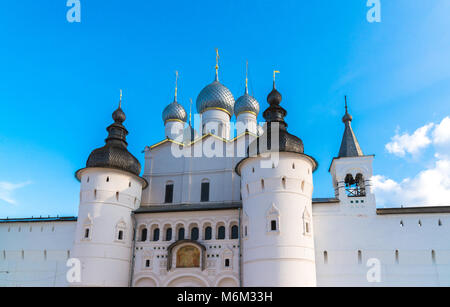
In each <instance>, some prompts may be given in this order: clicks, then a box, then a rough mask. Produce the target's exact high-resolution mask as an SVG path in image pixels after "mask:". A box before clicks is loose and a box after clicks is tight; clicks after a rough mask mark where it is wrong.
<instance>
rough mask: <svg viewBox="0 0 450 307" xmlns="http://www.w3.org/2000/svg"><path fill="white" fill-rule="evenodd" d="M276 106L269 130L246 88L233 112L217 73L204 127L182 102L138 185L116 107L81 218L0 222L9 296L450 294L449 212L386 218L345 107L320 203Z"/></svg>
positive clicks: (2, 281)
mask: <svg viewBox="0 0 450 307" xmlns="http://www.w3.org/2000/svg"><path fill="white" fill-rule="evenodd" d="M267 102H268V107H267V108H266V109H265V111H264V112H263V117H264V119H265V121H266V123H265V124H264V125H263V126H261V125H258V123H257V115H258V113H259V111H260V105H259V103H258V101H256V99H255V98H254V97H252V96H251V95H249V93H248V90H247V86H246V87H245V92H244V94H243V96H241V97H239V98H238V99H237V100H236V101H235V99H234V96H233V95H232V93H231V92H230V90H229V89H228V88H227V87H225V86H224V85H223V84H222V83H220V82H219V78H218V66H216V77H215V80H214V82H212V83H211V84H209V85H207V86H206V87H205V88H204V89H203V90H202V91H201V92H200V94H199V95H198V98H197V101H196V107H197V112H198V113H199V114H200V115H201V125H199V126H200V128H199V129H197V131H195V130H194V129H193V128H192V124H191V120H190V115H189V116H188V114H187V112H186V111H185V109H184V108H183V106H182V105H181V104H179V103H178V102H177V95H176V92H175V99H174V101H173V102H172V103H171V104H169V105H168V106H167V107H166V108H165V109H164V110H163V112H162V114H163V115H162V117H163V121H164V125H165V139H164V140H163V141H161V142H159V143H157V144H154V145H152V146H147V147H146V148H145V165H144V168H143V173H142V175H141V165H140V163H139V162H138V160H137V159H136V158H135V157H134V156H133V155H132V154H131V153H130V152H129V151H128V150H127V142H126V136H127V134H128V131H127V130H126V128H125V126H124V121H125V113H124V111H123V110H122V108H121V105H120V104H119V108H118V109H117V110H115V111H114V113H113V120H114V123H113V124H111V125H110V126H109V127H108V128H107V131H108V137H107V139H106V144H105V145H104V146H103V147H101V148H98V149H95V150H94V151H92V152H91V154H90V155H89V158H88V160H87V163H86V166H85V167H84V168H82V169H80V170H78V171H77V172H76V178H77V179H78V180H79V181H80V196H79V197H80V202H79V209H78V217H55V218H51V217H49V218H42V217H41V218H23V219H11V218H8V219H6V218H5V219H2V220H0V286H125V287H128V286H131V287H166V286H183V287H187V286H195V287H216V286H232V287H234V286H244V287H246V286H450V240H449V238H450V207H414V208H412V207H404V208H389V209H377V207H376V201H375V196H374V194H373V191H372V187H371V177H372V163H373V159H374V156H373V155H366V154H364V153H363V151H362V149H361V148H360V146H359V144H358V141H357V138H356V136H355V133H354V131H353V130H352V126H351V122H352V116H351V115H350V114H349V113H348V111H347V106H346V109H345V115H344V117H343V119H342V120H343V123H344V126H345V128H344V133H343V138H342V144H341V148H340V150H339V154H338V155H337V157H335V158H333V159H331V157H330V161H329V162H331V166H330V168H329V172H330V180H332V183H333V187H334V195H335V197H333V198H312V194H313V187H314V183H313V174H314V171H315V170H316V168H317V162H316V160H315V159H314V158H313V157H312V156H313V155H314V153H311V152H308V151H307V150H306V151H305V148H304V145H303V142H302V140H301V139H300V138H298V137H296V136H294V135H292V134H290V133H289V132H288V131H287V123H286V122H285V116H286V114H287V111H286V110H285V109H284V108H283V106H282V103H281V102H282V96H281V94H280V92H278V91H277V89H276V87H275V80H274V84H273V89H272V91H271V92H270V93H269V95H268V98H267ZM233 115H235V116H236V119H235V122H233ZM188 117H189V118H188ZM233 126H236V127H237V133H236V132H233V130H235V129H233ZM161 134H162V133H161ZM234 135H236V136H234ZM306 148H307V147H306ZM306 152H307V153H306ZM327 163H328V162H327ZM330 194H333V193H331V191H330ZM77 269H78V271H77ZM68 272H69V273H68ZM77 276H78V277H79V279H77ZM68 277H69V278H68ZM71 278H73V279H71Z"/></svg>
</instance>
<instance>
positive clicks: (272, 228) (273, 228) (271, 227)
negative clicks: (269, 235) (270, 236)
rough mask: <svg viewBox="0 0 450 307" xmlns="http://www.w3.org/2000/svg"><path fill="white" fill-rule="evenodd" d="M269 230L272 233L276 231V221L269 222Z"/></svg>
mask: <svg viewBox="0 0 450 307" xmlns="http://www.w3.org/2000/svg"><path fill="white" fill-rule="evenodd" d="M270 230H272V231H276V230H277V221H276V220H271V221H270Z"/></svg>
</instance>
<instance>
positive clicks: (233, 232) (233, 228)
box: [230, 225, 239, 239]
mask: <svg viewBox="0 0 450 307" xmlns="http://www.w3.org/2000/svg"><path fill="white" fill-rule="evenodd" d="M230 237H231V239H238V238H239V227H238V226H237V225H233V226H231V236H230Z"/></svg>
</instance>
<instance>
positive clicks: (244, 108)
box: [234, 92, 259, 116]
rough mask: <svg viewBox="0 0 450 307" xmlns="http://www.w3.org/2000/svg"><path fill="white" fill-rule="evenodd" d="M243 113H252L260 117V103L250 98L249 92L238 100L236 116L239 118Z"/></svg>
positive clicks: (235, 107)
mask: <svg viewBox="0 0 450 307" xmlns="http://www.w3.org/2000/svg"><path fill="white" fill-rule="evenodd" d="M242 112H251V113H255V115H258V113H259V103H258V101H257V100H256V99H255V98H254V97H252V96H250V95H249V94H248V93H247V92H246V93H245V94H244V95H243V96H241V97H239V98H238V100H236V104H235V105H234V114H236V116H238V115H239V114H240V113H242Z"/></svg>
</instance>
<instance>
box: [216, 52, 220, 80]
mask: <svg viewBox="0 0 450 307" xmlns="http://www.w3.org/2000/svg"><path fill="white" fill-rule="evenodd" d="M219 59H220V56H219V48H216V81H219Z"/></svg>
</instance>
